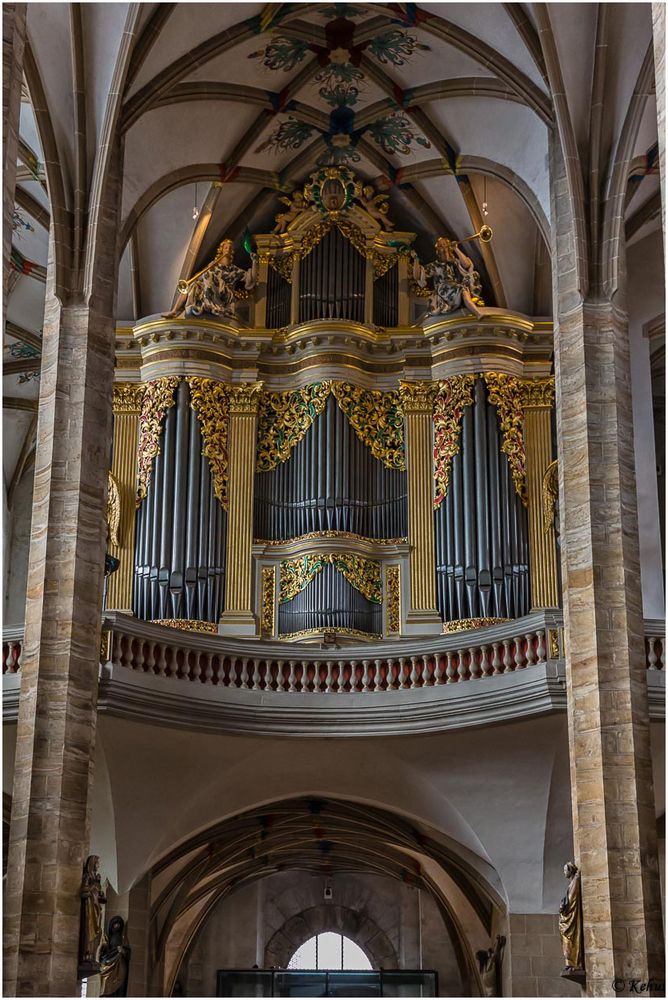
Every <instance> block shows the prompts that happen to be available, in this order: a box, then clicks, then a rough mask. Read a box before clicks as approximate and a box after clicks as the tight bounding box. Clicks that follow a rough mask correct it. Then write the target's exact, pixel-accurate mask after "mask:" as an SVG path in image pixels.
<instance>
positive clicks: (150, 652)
mask: <svg viewBox="0 0 668 1000" xmlns="http://www.w3.org/2000/svg"><path fill="white" fill-rule="evenodd" d="M145 648H146V649H147V654H146V673H147V674H154V673H155V643H154V642H147V643H145Z"/></svg>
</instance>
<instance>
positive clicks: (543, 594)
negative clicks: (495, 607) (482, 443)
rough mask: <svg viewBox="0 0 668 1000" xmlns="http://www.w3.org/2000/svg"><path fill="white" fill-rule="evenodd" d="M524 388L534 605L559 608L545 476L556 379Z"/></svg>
mask: <svg viewBox="0 0 668 1000" xmlns="http://www.w3.org/2000/svg"><path fill="white" fill-rule="evenodd" d="M522 388H523V406H524V447H525V450H526V469H527V497H528V501H529V570H530V577H531V608H532V610H535V609H537V608H556V607H558V606H559V590H558V587H557V550H556V539H555V534H554V527H550V528H548V529H547V531H546V530H545V519H544V517H543V478H544V476H545V472H546V470H547V467H548V465H550V463H551V462H552V429H551V421H550V417H551V413H552V406H553V405H554V379H551V378H541V379H527V381H526V382H524V383H523V387H522Z"/></svg>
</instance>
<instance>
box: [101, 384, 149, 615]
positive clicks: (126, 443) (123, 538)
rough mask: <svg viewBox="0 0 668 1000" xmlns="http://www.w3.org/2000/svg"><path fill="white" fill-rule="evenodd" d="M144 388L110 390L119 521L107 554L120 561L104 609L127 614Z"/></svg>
mask: <svg viewBox="0 0 668 1000" xmlns="http://www.w3.org/2000/svg"><path fill="white" fill-rule="evenodd" d="M143 397H144V386H143V385H138V384H133V383H131V382H118V383H116V385H114V390H113V400H112V406H113V414H114V451H113V458H112V462H111V474H112V476H113V477H114V480H115V481H116V484H117V486H118V498H119V501H120V511H119V515H120V520H119V526H118V532H117V536H118V544H115V543H114V541H112V540H110V542H109V545H108V548H109V553H110V554H111V555H112V556H114V557H115V558H116V559H118V561H119V567H118V570H117V571H116V572H115V573H113V574H112V576H110V577H109V582H108V584H107V607H108V608H110V609H111V608H113V609H114V610H117V611H125V612H127V613H130V609H131V608H132V580H133V575H134V551H135V491H136V488H137V443H138V440H139V415H140V413H141V405H142V399H143Z"/></svg>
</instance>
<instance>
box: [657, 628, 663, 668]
mask: <svg viewBox="0 0 668 1000" xmlns="http://www.w3.org/2000/svg"><path fill="white" fill-rule="evenodd" d="M658 643H659V652H658V654H657V656H658V663H657V668H656V669H657V670H663V669H664V667H665V663H664V661H663V637H662V636H659V639H658Z"/></svg>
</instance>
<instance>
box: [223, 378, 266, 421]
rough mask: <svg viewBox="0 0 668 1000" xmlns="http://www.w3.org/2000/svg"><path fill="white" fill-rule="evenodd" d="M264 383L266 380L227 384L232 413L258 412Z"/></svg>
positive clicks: (249, 413) (247, 413)
mask: <svg viewBox="0 0 668 1000" xmlns="http://www.w3.org/2000/svg"><path fill="white" fill-rule="evenodd" d="M263 385H264V382H240V383H239V384H238V385H230V386H227V392H228V394H229V398H230V413H239V414H246V416H250V415H254V414H256V413H257V408H258V405H259V403H260V398H261V395H262V386H263Z"/></svg>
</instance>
